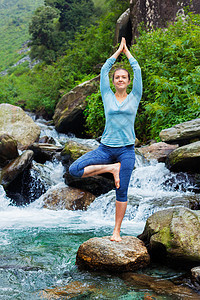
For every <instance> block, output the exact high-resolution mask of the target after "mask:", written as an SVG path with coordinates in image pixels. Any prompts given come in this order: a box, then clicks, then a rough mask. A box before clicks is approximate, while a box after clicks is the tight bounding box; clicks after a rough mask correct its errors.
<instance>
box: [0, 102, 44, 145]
mask: <svg viewBox="0 0 200 300" xmlns="http://www.w3.org/2000/svg"><path fill="white" fill-rule="evenodd" d="M2 134H9V135H10V136H12V137H13V138H14V139H15V140H16V141H17V143H18V148H21V149H25V148H27V147H28V146H29V145H31V144H32V143H34V142H35V141H36V140H37V139H38V138H39V135H40V127H39V126H38V125H37V124H35V123H34V121H33V120H32V119H31V117H29V116H28V115H27V114H26V113H25V112H24V111H23V109H21V108H20V107H18V106H14V105H11V104H7V103H2V104H0V135H2Z"/></svg>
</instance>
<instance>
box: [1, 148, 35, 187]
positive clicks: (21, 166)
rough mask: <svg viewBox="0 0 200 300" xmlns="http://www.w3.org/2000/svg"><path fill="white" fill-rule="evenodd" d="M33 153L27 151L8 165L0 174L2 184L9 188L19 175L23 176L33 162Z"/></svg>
mask: <svg viewBox="0 0 200 300" xmlns="http://www.w3.org/2000/svg"><path fill="white" fill-rule="evenodd" d="M32 159H33V151H31V150H26V151H25V152H24V153H22V155H20V156H19V157H17V158H16V159H15V160H13V161H12V162H11V163H9V164H8V165H6V166H5V167H4V168H3V169H2V171H1V173H0V184H2V185H3V186H4V187H7V186H8V185H9V184H10V183H11V182H12V181H13V180H14V179H15V178H16V177H17V176H18V175H19V174H21V173H22V172H23V171H24V170H25V169H26V168H27V167H28V166H29V165H30V164H31V162H32Z"/></svg>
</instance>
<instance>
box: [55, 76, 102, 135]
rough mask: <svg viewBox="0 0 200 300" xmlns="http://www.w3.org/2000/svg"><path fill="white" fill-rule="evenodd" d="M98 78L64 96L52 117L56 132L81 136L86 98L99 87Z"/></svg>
mask: <svg viewBox="0 0 200 300" xmlns="http://www.w3.org/2000/svg"><path fill="white" fill-rule="evenodd" d="M99 79H100V76H97V77H95V78H93V79H91V80H88V81H86V82H84V83H82V84H80V85H78V86H76V87H75V88H74V89H72V90H71V91H70V92H69V93H68V94H66V95H64V96H63V97H62V98H61V100H60V101H59V102H58V104H57V106H56V109H55V113H54V116H53V120H54V124H55V127H56V130H57V131H58V132H63V133H69V132H71V133H74V134H75V135H76V136H78V137H82V136H83V128H84V124H85V119H84V116H83V111H84V109H85V107H86V101H85V99H86V97H87V96H89V95H91V94H92V93H95V92H96V91H97V89H98V87H99Z"/></svg>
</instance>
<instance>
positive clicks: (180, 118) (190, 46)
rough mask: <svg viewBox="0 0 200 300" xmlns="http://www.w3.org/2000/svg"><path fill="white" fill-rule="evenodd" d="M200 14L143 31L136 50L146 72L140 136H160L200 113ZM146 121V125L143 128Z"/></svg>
mask: <svg viewBox="0 0 200 300" xmlns="http://www.w3.org/2000/svg"><path fill="white" fill-rule="evenodd" d="M199 26H200V16H199V15H192V14H191V15H189V16H187V18H186V20H182V18H179V19H178V20H177V22H175V24H171V25H170V26H168V28H167V29H157V30H154V31H153V32H150V33H146V32H142V34H141V35H140V38H139V39H138V41H137V44H136V45H134V47H133V48H132V51H133V53H134V55H135V56H136V57H137V59H138V61H139V63H140V65H141V67H142V74H143V84H144V93H143V100H142V102H141V108H140V109H142V116H141V117H142V121H141V120H140V114H139V115H138V118H137V122H136V129H137V132H138V133H139V135H141V136H142V135H143V136H144V134H145V135H146V137H154V138H156V137H158V134H159V132H160V131H161V130H162V129H164V128H168V127H171V126H173V125H175V124H178V123H181V122H184V121H189V120H191V119H194V118H197V117H199V116H200V72H199V71H200V27H199ZM144 120H145V122H146V125H147V126H146V128H144V126H142V127H140V126H141V124H144Z"/></svg>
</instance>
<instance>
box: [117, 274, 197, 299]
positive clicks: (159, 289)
mask: <svg viewBox="0 0 200 300" xmlns="http://www.w3.org/2000/svg"><path fill="white" fill-rule="evenodd" d="M122 279H123V280H124V281H125V283H126V284H127V285H129V286H131V287H132V288H134V287H135V288H137V289H138V288H139V289H145V290H146V289H147V290H151V291H153V292H154V293H156V294H153V295H150V297H149V298H148V295H147V296H146V298H145V299H157V296H159V295H165V296H171V297H173V299H192V300H195V299H196V300H197V299H200V296H199V295H198V294H197V293H195V292H194V291H192V290H191V289H189V288H188V287H184V286H180V285H175V284H174V283H172V282H171V281H169V280H165V279H159V278H154V277H152V276H148V275H145V274H134V273H130V272H129V273H125V274H123V275H122ZM174 297H176V298H174Z"/></svg>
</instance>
